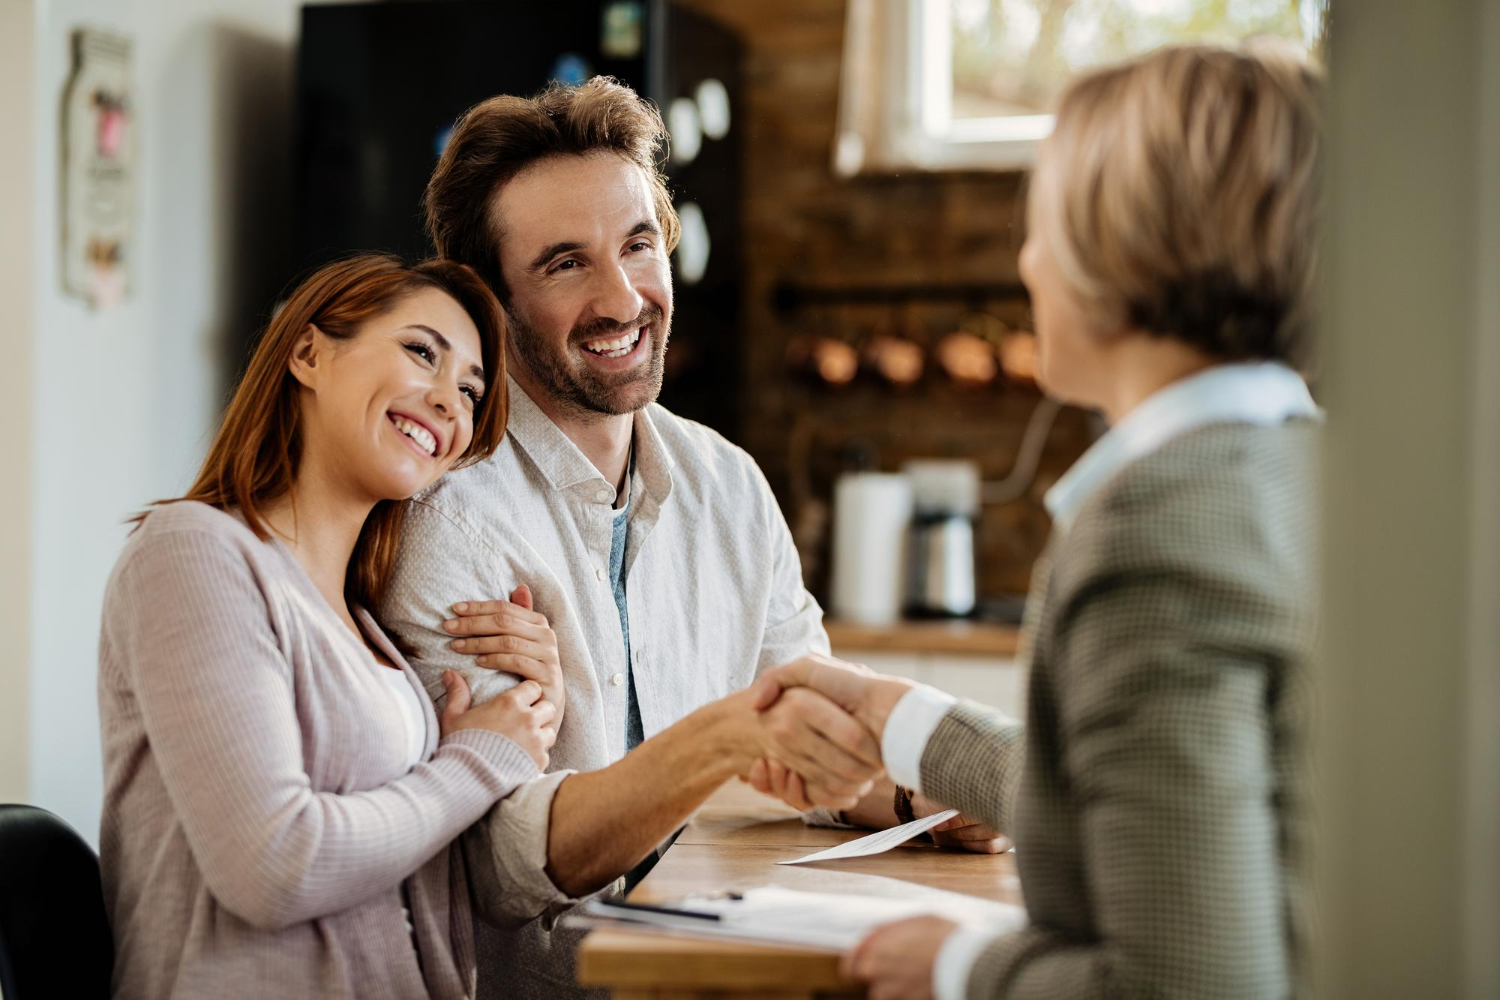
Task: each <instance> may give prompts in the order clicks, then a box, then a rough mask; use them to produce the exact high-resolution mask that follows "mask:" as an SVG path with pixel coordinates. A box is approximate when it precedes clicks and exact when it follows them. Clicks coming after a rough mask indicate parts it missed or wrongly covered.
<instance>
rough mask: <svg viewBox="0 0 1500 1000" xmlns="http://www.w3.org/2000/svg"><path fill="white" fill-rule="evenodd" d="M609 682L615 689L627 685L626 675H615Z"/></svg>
mask: <svg viewBox="0 0 1500 1000" xmlns="http://www.w3.org/2000/svg"><path fill="white" fill-rule="evenodd" d="M609 682H610V683H611V684H613V685H614V686H615V687H619V686H620V685H621V684H624V683H625V675H624V674H615V675H614V676H613V677H611V678H610V679H609Z"/></svg>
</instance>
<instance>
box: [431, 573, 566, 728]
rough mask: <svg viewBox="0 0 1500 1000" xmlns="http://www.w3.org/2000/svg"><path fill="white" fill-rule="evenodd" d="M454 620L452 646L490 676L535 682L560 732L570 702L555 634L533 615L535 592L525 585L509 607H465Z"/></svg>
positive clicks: (446, 625)
mask: <svg viewBox="0 0 1500 1000" xmlns="http://www.w3.org/2000/svg"><path fill="white" fill-rule="evenodd" d="M453 614H454V617H453V618H450V619H449V620H447V621H445V622H443V631H445V632H447V633H448V634H449V635H451V636H454V637H455V638H454V639H453V640H452V641H451V642H450V643H449V646H451V647H452V648H453V650H454V651H455V652H458V653H462V654H464V655H465V656H472V657H473V658H474V663H475V664H476V665H478V666H481V667H484V668H485V669H487V670H498V671H503V672H505V673H508V674H514V675H515V676H517V677H519V678H521V679H522V680H529V681H535V682H536V683H537V684H538V685H540V687H541V689H542V699H543V700H545V701H548V702H551V703H552V705H553V706H555V707H556V709H557V714H556V716H555V717H554V718H553V720H552V722H551V726H552V729H553V730H554V731H556V729H557V728H558V727H559V726H560V725H562V717H563V712H564V710H565V708H566V707H567V697H568V695H567V689H566V687H565V685H564V684H563V673H562V660H561V658H560V656H559V655H558V650H557V633H556V632H554V631H552V626H551V625H550V623H548V621H547V616H546V615H543V614H541V613H539V612H537V611H536V610H534V608H533V603H532V597H531V588H529V587H527V586H526V585H525V584H524V583H523V584H522V585H521V586H519V587H517V588H516V589H515V590H514V591H512V592H511V595H510V600H508V601H463V602H460V603H458V604H455V605H454V606H453ZM445 684H446V681H445Z"/></svg>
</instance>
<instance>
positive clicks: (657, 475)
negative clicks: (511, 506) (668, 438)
mask: <svg viewBox="0 0 1500 1000" xmlns="http://www.w3.org/2000/svg"><path fill="white" fill-rule="evenodd" d="M505 380H506V388H507V389H508V390H509V392H510V417H509V420H508V422H507V424H506V433H508V434H509V435H510V436H511V439H512V440H513V441H514V442H515V443H516V444H517V445H518V446H519V447H520V448H521V449H522V450H523V451H525V452H526V454H527V456H528V457H530V459H531V460H532V461H533V462H534V463H536V467H537V469H538V470H540V471H541V473H542V475H543V476H544V477H545V478H546V480H547V482H548V483H549V484H550V485H551V486H552V488H553V489H554V490H559V491H566V492H569V493H577V494H579V495H580V497H582V498H583V499H585V500H591V501H593V502H595V503H605V502H607V503H609V504H611V505H613V504H614V501H615V490H614V485H613V484H612V483H609V482H607V481H606V480H605V478H604V477H603V476H602V475H600V474H599V470H598V469H596V468H595V467H594V463H593V462H590V461H589V460H588V458H587V457H586V456H585V455H584V454H583V452H582V451H580V450H579V448H578V446H577V445H576V444H574V443H573V441H572V439H570V438H569V437H568V436H567V435H566V434H564V433H563V432H562V429H561V428H560V427H558V426H557V425H556V424H554V423H553V422H552V418H550V417H548V416H547V414H545V413H543V412H542V409H541V407H539V406H537V405H536V401H535V400H533V399H532V398H531V397H530V396H529V395H527V393H526V390H525V389H523V388H521V386H520V384H519V383H518V382H516V380H515V379H514V378H512V377H511V376H510V375H509V374H507V375H506V376H505ZM650 410H651V407H649V406H646V407H642V408H641V409H639V410H637V411H636V412H635V416H634V424H633V426H632V428H631V433H632V459H631V461H632V462H633V463H634V465H635V473H634V474H636V475H639V477H640V483H641V486H642V492H643V493H644V494H646V495H648V496H654V497H656V498H657V500H658V502H660V501H664V500H665V499H666V497H667V494H669V493H670V492H671V491H672V466H673V465H674V464H675V463H674V462H673V460H672V457H671V456H670V455H669V454H668V453H667V449H666V446H665V445H664V444H663V443H662V439H661V434H660V433H659V432H658V431H657V429H656V424H655V423H654V422H653V421H652V419H651V413H650ZM606 492H607V493H608V495H607V496H606Z"/></svg>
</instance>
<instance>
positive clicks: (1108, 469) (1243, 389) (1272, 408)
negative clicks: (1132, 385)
mask: <svg viewBox="0 0 1500 1000" xmlns="http://www.w3.org/2000/svg"><path fill="white" fill-rule="evenodd" d="M1293 417H1310V418H1312V419H1321V418H1322V411H1321V410H1319V409H1318V405H1317V404H1316V403H1314V402H1313V398H1312V394H1311V393H1309V392H1308V391H1307V383H1306V382H1304V381H1303V380H1302V376H1300V375H1298V374H1297V373H1296V372H1295V371H1293V370H1292V369H1290V368H1288V367H1287V366H1286V365H1283V364H1279V363H1277V362H1273V361H1265V362H1252V363H1248V364H1230V365H1215V366H1214V367H1212V368H1208V369H1206V370H1205V371H1201V372H1199V373H1197V374H1196V375H1190V376H1188V377H1187V378H1185V379H1180V380H1179V381H1176V382H1173V383H1172V384H1171V385H1169V386H1167V387H1166V388H1163V389H1159V390H1157V391H1156V392H1155V393H1153V394H1152V395H1151V396H1149V397H1148V398H1147V399H1146V401H1145V402H1143V403H1141V404H1140V405H1139V406H1137V407H1136V408H1135V409H1133V410H1131V411H1130V412H1129V413H1128V414H1126V416H1125V418H1124V419H1123V420H1121V421H1120V422H1119V423H1118V424H1117V425H1115V426H1114V427H1113V428H1111V429H1110V431H1109V432H1108V433H1107V434H1105V435H1104V436H1103V437H1101V438H1100V439H1099V440H1098V441H1095V442H1094V444H1093V446H1092V447H1090V448H1089V450H1088V451H1086V452H1084V453H1083V457H1082V458H1080V459H1079V460H1078V461H1077V462H1076V463H1074V465H1073V467H1072V468H1071V469H1069V470H1068V471H1067V474H1066V475H1064V476H1063V477H1062V478H1061V479H1059V480H1058V481H1057V483H1056V484H1055V485H1054V486H1053V487H1052V488H1051V489H1050V490H1048V491H1047V495H1046V497H1045V503H1046V505H1047V511H1048V513H1050V514H1051V515H1052V523H1053V526H1054V528H1055V529H1057V530H1059V531H1066V530H1067V528H1068V526H1069V525H1070V524H1071V523H1072V521H1073V518H1074V517H1075V516H1076V515H1077V513H1078V511H1079V508H1081V507H1082V506H1083V504H1084V502H1085V501H1086V500H1088V498H1089V497H1091V496H1093V495H1094V494H1095V493H1096V492H1098V490H1099V489H1100V488H1101V487H1103V486H1104V485H1105V484H1106V483H1108V482H1109V481H1110V480H1111V479H1113V478H1114V477H1115V475H1116V474H1117V473H1119V472H1120V471H1121V470H1122V469H1124V468H1125V466H1127V465H1129V464H1130V463H1132V462H1134V461H1136V460H1137V459H1140V458H1144V457H1145V456H1146V455H1149V454H1150V453H1151V452H1153V451H1156V450H1157V449H1158V448H1160V447H1162V445H1164V444H1166V443H1167V442H1168V441H1171V440H1172V439H1173V438H1177V437H1181V436H1182V435H1184V434H1187V433H1188V432H1190V431H1194V430H1197V429H1198V428H1200V427H1204V426H1207V425H1208V424H1218V423H1247V424H1257V425H1260V426H1265V427H1271V426H1275V425H1277V424H1281V423H1284V422H1286V421H1287V420H1290V419H1292V418H1293Z"/></svg>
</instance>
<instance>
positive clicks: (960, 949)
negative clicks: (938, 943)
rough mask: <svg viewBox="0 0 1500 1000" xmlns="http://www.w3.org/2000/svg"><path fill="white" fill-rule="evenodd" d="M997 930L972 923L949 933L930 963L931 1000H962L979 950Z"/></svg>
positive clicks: (991, 938)
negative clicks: (934, 959)
mask: <svg viewBox="0 0 1500 1000" xmlns="http://www.w3.org/2000/svg"><path fill="white" fill-rule="evenodd" d="M1001 933H1004V932H1003V931H1000V932H997V931H996V930H995V928H993V927H990V926H988V925H985V924H974V925H968V926H961V927H959V928H958V929H957V930H956V931H954V932H953V933H952V934H949V935H948V937H947V939H945V940H944V941H943V946H942V947H941V948H939V949H938V953H937V960H936V961H934V962H933V963H932V1000H965V995H966V993H967V991H968V988H969V972H970V971H971V970H972V969H973V968H974V963H975V962H976V961H978V960H979V955H980V953H981V952H983V951H984V949H985V948H986V947H988V946H989V944H990V942H991V941H993V940H995V938H996V937H998V936H999V935H1000V934H1001Z"/></svg>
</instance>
